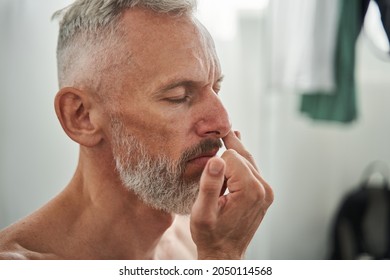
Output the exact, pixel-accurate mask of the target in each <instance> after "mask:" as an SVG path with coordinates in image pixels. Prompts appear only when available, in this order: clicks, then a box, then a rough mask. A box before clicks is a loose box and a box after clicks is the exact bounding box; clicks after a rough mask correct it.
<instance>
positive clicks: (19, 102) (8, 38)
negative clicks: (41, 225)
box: [0, 0, 77, 228]
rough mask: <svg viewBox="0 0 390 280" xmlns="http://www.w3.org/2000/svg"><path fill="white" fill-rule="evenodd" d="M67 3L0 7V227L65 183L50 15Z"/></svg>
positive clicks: (67, 165)
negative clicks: (56, 111) (55, 100)
mask: <svg viewBox="0 0 390 280" xmlns="http://www.w3.org/2000/svg"><path fill="white" fill-rule="evenodd" d="M66 3H70V1H69V0H68V1H64V0H62V1H47V0H35V1H26V0H24V1H23V0H9V1H5V0H2V1H1V4H0V15H1V16H0V54H1V63H0V104H1V105H0V106H1V113H0V114H1V119H0V133H1V134H0V135H1V137H0V149H1V158H0V172H1V173H0V196H1V197H0V227H1V228H2V227H4V226H6V225H9V224H10V223H12V222H14V221H16V220H17V219H19V218H21V217H23V216H25V215H27V214H28V213H30V212H31V211H33V210H35V209H36V208H38V207H39V206H41V205H42V204H43V203H44V202H45V201H47V200H48V199H50V198H51V197H52V196H54V195H55V194H56V193H57V192H58V191H59V190H60V189H61V188H62V187H63V186H64V185H65V184H66V183H67V182H68V180H69V178H70V176H71V174H72V172H73V170H74V168H75V164H76V159H77V147H76V145H74V144H73V143H72V142H71V141H69V140H68V139H67V137H65V133H63V131H62V129H61V128H60V126H59V123H58V121H57V118H56V115H55V112H54V105H53V100H54V99H53V98H54V95H55V93H56V92H57V71H56V64H55V48H56V36H57V29H58V24H57V22H54V21H53V22H51V21H50V18H51V15H52V13H53V12H54V11H55V10H57V9H58V8H60V7H64V5H66Z"/></svg>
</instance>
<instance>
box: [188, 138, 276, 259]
mask: <svg viewBox="0 0 390 280" xmlns="http://www.w3.org/2000/svg"><path fill="white" fill-rule="evenodd" d="M238 136H239V134H238V133H236V134H235V133H234V132H233V131H230V132H229V134H228V135H227V136H226V137H225V138H224V139H223V141H224V143H225V146H226V148H227V150H226V151H225V152H224V153H223V155H222V156H221V158H218V157H214V158H212V159H210V160H209V161H208V162H207V165H206V167H205V169H204V171H203V173H202V177H201V179H200V189H199V195H198V198H197V200H196V201H195V204H194V206H193V208H192V212H191V234H192V238H193V240H194V242H195V244H196V246H197V250H198V259H242V258H243V257H244V254H245V251H246V249H247V247H248V245H249V242H250V241H251V240H252V238H253V235H254V234H255V232H256V230H257V228H258V227H259V225H260V223H261V221H262V219H263V217H264V215H265V213H266V211H267V209H268V207H269V206H270V205H271V203H272V201H273V191H272V189H271V187H270V186H269V185H268V184H267V183H266V182H265V181H264V180H263V178H262V177H261V176H260V174H259V172H258V170H257V168H256V164H255V162H254V159H253V157H252V156H251V155H250V153H249V152H248V151H247V150H246V149H245V147H244V146H243V144H242V143H241V141H240V139H239V137H238ZM225 187H227V189H228V190H229V193H228V194H225V195H221V191H222V190H223V189H224V188H225Z"/></svg>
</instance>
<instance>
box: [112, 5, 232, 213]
mask: <svg viewBox="0 0 390 280" xmlns="http://www.w3.org/2000/svg"><path fill="white" fill-rule="evenodd" d="M130 22H131V24H130ZM123 24H124V26H126V30H127V32H128V33H127V36H126V37H125V39H124V40H125V42H124V43H126V44H127V45H128V48H129V52H130V53H131V58H130V62H129V65H128V70H127V71H124V72H123V76H122V73H121V74H120V75H121V76H120V77H118V81H116V82H118V83H120V84H121V90H120V91H121V92H120V93H119V94H118V95H115V101H114V102H113V103H112V104H111V106H110V112H111V113H110V115H111V116H110V117H111V123H110V127H111V131H112V146H113V156H114V159H115V160H116V163H117V169H118V170H119V171H120V176H121V180H122V182H123V183H124V184H125V185H126V186H127V187H128V188H130V189H132V190H134V191H135V192H136V193H137V194H138V195H139V196H140V197H141V198H142V199H143V200H144V201H145V202H146V203H147V204H150V205H152V206H154V207H155V208H158V209H162V210H165V211H167V212H180V213H181V214H184V213H189V211H190V209H191V207H192V204H193V202H194V200H195V198H196V195H197V190H198V183H199V178H200V176H201V173H202V171H203V169H204V167H205V165H206V163H207V161H208V160H209V159H210V158H211V157H212V156H214V155H215V154H216V153H217V152H218V149H219V148H220V147H221V140H220V139H221V138H222V137H224V136H225V135H226V134H227V133H228V132H229V130H230V122H229V119H228V115H227V112H226V110H225V108H224V107H223V105H222V103H221V101H220V99H219V97H218V95H217V93H218V91H219V89H220V83H221V81H222V75H221V71H220V66H219V62H218V59H217V57H216V54H215V51H214V48H213V46H212V41H211V38H210V37H209V36H208V35H207V34H206V32H205V31H204V30H203V28H202V27H200V25H198V24H196V23H194V21H192V20H191V19H190V18H188V17H181V18H170V17H168V16H166V15H158V14H155V13H151V12H145V11H143V10H137V11H131V12H127V13H126V14H125V16H124V18H123ZM152 174H153V175H152ZM148 178H149V179H148ZM137 182H138V185H139V186H138V187H135V185H137ZM164 182H165V183H164ZM142 189H143V190H142ZM155 189H158V190H156V192H155V193H154V194H151V193H153V192H154V190H155ZM178 193H180V195H178ZM164 194H165V195H166V198H165V199H163V200H162V201H160V202H156V203H154V201H155V200H156V199H158V198H159V197H160V198H161V196H163V195H164ZM174 194H177V195H174ZM174 197H176V198H174ZM160 200H161V199H160ZM174 200H177V201H176V202H175V201H174ZM183 200H186V202H184V201H183ZM187 200H188V201H187ZM183 203H184V204H186V205H184V206H183ZM166 204H168V205H166ZM169 204H172V205H176V206H172V207H171V206H170V205H169ZM177 205H180V206H177Z"/></svg>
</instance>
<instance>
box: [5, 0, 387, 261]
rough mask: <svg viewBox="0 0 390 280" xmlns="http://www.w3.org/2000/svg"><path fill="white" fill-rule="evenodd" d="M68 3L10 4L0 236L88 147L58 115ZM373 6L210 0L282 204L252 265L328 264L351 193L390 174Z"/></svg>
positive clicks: (204, 9)
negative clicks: (370, 168)
mask: <svg viewBox="0 0 390 280" xmlns="http://www.w3.org/2000/svg"><path fill="white" fill-rule="evenodd" d="M71 2H72V1H71V0H57V1H50V0H35V1H31V0H0V229H1V228H4V227H6V226H8V225H10V224H12V223H13V222H15V221H17V220H18V219H20V218H22V217H24V216H26V215H28V214H29V213H31V212H32V211H34V210H36V209H37V208H39V207H40V206H42V205H43V204H44V203H45V202H47V201H48V200H49V199H51V198H52V197H53V196H55V195H56V194H57V193H58V192H59V191H60V190H61V189H62V188H63V187H64V186H65V185H66V184H67V183H68V181H69V180H70V178H71V176H72V175H73V172H74V170H75V168H76V163H77V158H78V146H77V145H76V144H75V143H73V142H72V141H71V140H70V139H69V138H68V137H67V136H66V135H65V133H64V132H63V131H62V129H61V127H60V124H59V122H58V121H57V118H56V116H55V112H54V106H53V100H54V96H55V94H56V92H57V90H58V86H57V76H56V75H57V74H56V59H55V49H56V40H57V38H56V37H57V32H58V23H57V22H55V21H51V20H50V18H51V15H52V14H53V12H54V11H56V10H58V9H60V8H62V7H64V6H66V5H68V4H70V3H71ZM291 2H293V3H294V4H292V3H291ZM321 2H322V3H321ZM324 2H325V3H324ZM352 2H354V3H355V4H353V3H352ZM363 2H367V3H368V2H369V1H357V0H356V1H355V0H353V1H346V0H344V1H343V0H328V1H320V0H317V1H314V0H310V1H307V0H306V1H304V0H296V1H288V0H272V1H268V0H213V1H207V0H200V1H199V5H198V15H199V18H200V19H201V21H202V22H203V23H204V24H205V26H206V27H207V28H208V29H209V31H210V33H211V34H212V36H213V37H214V39H215V43H216V47H217V51H218V54H219V58H220V61H221V64H222V68H223V72H224V74H225V81H224V84H223V87H222V92H221V98H222V99H223V101H224V103H225V105H226V107H227V109H228V111H229V112H230V115H231V119H232V122H233V126H234V129H237V130H240V131H241V133H242V138H243V141H244V143H245V144H246V145H247V147H248V149H249V150H250V151H252V153H253V154H254V156H255V158H256V159H257V162H258V165H259V167H260V169H261V173H262V175H263V176H264V178H266V180H267V181H268V182H269V183H270V184H271V185H272V186H273V188H274V191H275V201H274V204H273V205H272V207H271V208H270V210H269V212H268V214H267V216H266V218H265V220H264V222H263V223H262V225H261V227H260V229H259V230H258V232H257V234H256V236H255V238H254V240H253V242H252V244H251V247H250V248H249V251H248V254H247V258H249V259H327V258H328V257H329V253H330V250H331V240H330V232H331V229H332V221H333V219H334V216H335V214H336V211H337V209H338V206H339V204H340V201H341V199H342V198H343V196H344V195H345V193H347V192H348V191H350V190H352V189H353V188H355V187H356V186H357V185H358V184H359V182H360V180H361V175H362V173H363V170H364V169H365V168H366V166H367V165H368V164H369V163H371V162H372V161H375V160H380V161H383V162H385V163H387V164H389V165H390V148H389V143H390V110H389V104H390V60H389V57H388V40H386V36H385V35H386V33H385V31H384V30H383V26H382V25H381V22H380V15H379V9H378V7H377V6H375V2H374V1H371V2H372V3H370V8H369V9H368V11H367V13H364V12H362V8H361V6H362V5H363V4H362V3H363ZM356 3H359V5H361V6H357V5H358V4H356ZM347 5H350V6H347ZM347 7H348V9H347ZM346 11H347V14H343V17H340V15H341V14H342V13H343V12H346ZM352 11H356V13H355V14H353V12H352ZM340 18H343V22H342V21H341V20H340ZM364 18H365V23H363V19H364ZM341 26H342V27H341ZM361 27H362V29H361ZM340 50H343V51H341V52H340ZM340 53H341V54H343V56H340ZM337 94H339V96H341V97H335V96H336V95H337ZM319 95H325V97H319ZM323 99H326V100H325V102H323ZM331 99H332V100H331ZM327 100H331V101H327Z"/></svg>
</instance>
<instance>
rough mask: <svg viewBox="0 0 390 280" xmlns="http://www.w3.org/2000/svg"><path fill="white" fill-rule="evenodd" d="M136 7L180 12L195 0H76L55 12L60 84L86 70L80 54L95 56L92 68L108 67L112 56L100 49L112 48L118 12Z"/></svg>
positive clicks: (190, 7)
mask: <svg viewBox="0 0 390 280" xmlns="http://www.w3.org/2000/svg"><path fill="white" fill-rule="evenodd" d="M135 7H139V8H145V9H149V10H151V11H154V12H157V13H165V14H169V15H172V16H181V15H184V14H192V13H193V12H194V11H195V9H196V0H76V1H75V2H74V3H73V4H71V5H69V6H68V7H66V8H64V9H61V10H59V11H57V12H55V13H54V15H53V19H57V18H58V19H59V20H60V30H59V36H58V45H57V66H58V80H59V84H60V87H61V86H73V85H74V83H76V84H77V80H78V79H77V78H79V79H80V77H76V75H77V74H75V73H74V72H75V69H78V70H81V71H87V72H88V70H87V69H86V67H87V66H85V65H82V64H81V63H85V62H86V61H85V59H82V60H81V61H80V57H81V54H88V55H89V56H90V58H91V59H94V61H89V63H90V64H91V65H93V66H94V68H96V69H94V70H95V71H98V70H99V68H100V70H102V69H103V68H104V67H107V62H108V61H110V63H112V58H107V57H106V58H105V57H104V55H103V56H101V54H100V52H105V51H107V50H112V49H115V46H117V43H118V42H119V41H120V36H122V35H121V34H119V35H118V25H119V21H120V18H121V15H122V14H123V12H124V11H126V10H127V9H131V8H135ZM98 53H99V55H97V54H98ZM125 55H126V54H125ZM127 55H129V54H127ZM93 56H95V58H93ZM115 56H116V58H117V59H118V60H119V59H123V57H120V58H119V56H120V55H119V54H115ZM97 57H99V58H97ZM87 64H88V63H87ZM89 70H91V69H89ZM77 72H80V71H77ZM95 82H96V81H95Z"/></svg>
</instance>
